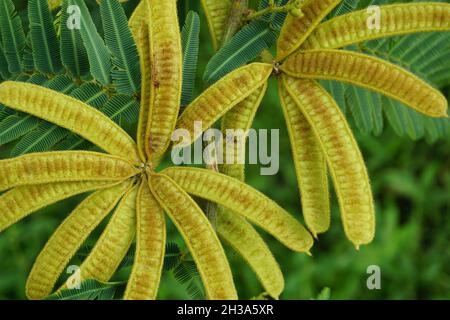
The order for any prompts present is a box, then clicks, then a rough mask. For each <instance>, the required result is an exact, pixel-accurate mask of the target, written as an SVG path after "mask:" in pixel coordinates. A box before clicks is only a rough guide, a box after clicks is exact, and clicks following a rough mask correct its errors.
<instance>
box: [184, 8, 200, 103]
mask: <svg viewBox="0 0 450 320" xmlns="http://www.w3.org/2000/svg"><path fill="white" fill-rule="evenodd" d="M199 36H200V17H199V16H198V14H197V13H196V12H194V11H189V13H188V15H187V17H186V22H185V24H184V27H183V31H182V33H181V43H182V47H183V87H182V92H181V105H182V106H187V105H188V104H189V103H191V101H192V97H193V95H194V88H195V80H196V74H197V62H198V48H199V40H200V39H199Z"/></svg>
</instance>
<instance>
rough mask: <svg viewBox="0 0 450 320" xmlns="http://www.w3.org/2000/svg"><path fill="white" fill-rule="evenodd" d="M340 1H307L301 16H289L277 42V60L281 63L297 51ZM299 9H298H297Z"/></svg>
mask: <svg viewBox="0 0 450 320" xmlns="http://www.w3.org/2000/svg"><path fill="white" fill-rule="evenodd" d="M341 1H342V0H320V1H316V0H309V1H307V2H306V3H305V4H304V5H303V7H302V8H301V12H302V14H300V15H298V16H295V15H292V14H289V15H288V16H287V18H286V21H285V22H284V25H283V28H282V29H281V33H280V36H279V38H278V42H277V60H278V61H281V60H283V59H284V58H286V57H287V56H289V55H290V54H291V53H293V52H294V51H295V50H297V49H298V48H299V47H300V46H301V44H302V43H303V42H304V41H305V40H306V38H307V37H308V36H309V35H310V34H311V32H312V31H313V30H314V28H315V27H316V26H317V25H318V24H319V23H320V21H322V20H323V19H324V18H325V17H326V16H327V15H328V14H329V13H330V12H331V11H332V10H333V9H334V7H336V6H337V5H338V4H339V2H341ZM297 9H299V8H297Z"/></svg>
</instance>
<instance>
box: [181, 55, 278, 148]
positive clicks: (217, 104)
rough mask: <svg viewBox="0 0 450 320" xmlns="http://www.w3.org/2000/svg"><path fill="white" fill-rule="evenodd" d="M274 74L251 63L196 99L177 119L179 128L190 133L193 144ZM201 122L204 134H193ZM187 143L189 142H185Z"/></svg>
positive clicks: (227, 76)
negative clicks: (197, 124) (196, 124)
mask: <svg viewBox="0 0 450 320" xmlns="http://www.w3.org/2000/svg"><path fill="white" fill-rule="evenodd" d="M271 73H272V65H270V64H267V63H251V64H249V65H246V66H243V67H241V68H239V69H237V70H234V71H233V72H231V73H229V74H228V75H226V76H225V77H223V78H222V79H221V80H219V81H217V82H216V83H215V84H214V85H213V86H211V87H209V88H208V89H207V90H205V91H204V92H203V93H202V94H201V95H200V96H199V97H198V98H197V99H195V100H194V101H193V102H192V103H191V104H190V105H189V106H188V107H187V108H186V110H185V111H184V112H183V114H182V115H181V116H180V118H179V119H178V123H177V128H178V129H186V130H188V131H189V133H190V138H191V140H190V143H192V142H194V141H195V140H196V139H197V138H198V137H199V136H200V135H201V133H202V132H203V131H205V130H206V129H208V128H209V127H211V126H212V125H213V124H214V123H215V122H216V121H217V120H219V119H220V118H221V117H222V116H223V115H224V114H225V113H227V112H228V111H229V110H230V109H232V108H233V107H234V106H236V105H237V104H238V103H240V102H241V101H243V100H244V99H245V98H247V97H248V96H249V95H250V94H252V93H253V92H254V91H255V90H257V89H258V88H259V87H261V86H262V85H263V84H264V83H265V82H266V81H267V79H268V78H269V76H270V75H271ZM196 122H201V125H202V126H201V130H200V131H201V132H199V130H197V132H196V130H194V128H195V123H196ZM185 142H186V141H185Z"/></svg>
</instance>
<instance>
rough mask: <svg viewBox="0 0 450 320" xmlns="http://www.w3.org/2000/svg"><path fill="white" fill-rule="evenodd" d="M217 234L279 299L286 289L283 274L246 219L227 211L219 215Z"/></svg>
mask: <svg viewBox="0 0 450 320" xmlns="http://www.w3.org/2000/svg"><path fill="white" fill-rule="evenodd" d="M217 232H218V234H219V236H220V238H221V239H223V240H225V241H226V242H227V243H228V244H230V245H231V246H232V247H233V249H234V250H236V252H238V253H239V254H240V255H241V256H242V257H243V258H244V259H245V261H247V263H248V264H249V266H250V267H251V268H252V269H253V271H254V272H255V273H256V275H257V277H258V279H259V281H260V282H261V284H262V285H263V287H264V289H265V290H266V291H267V293H269V294H270V295H271V296H272V297H273V298H275V299H278V297H279V295H280V294H281V292H282V291H283V288H284V279H283V273H282V272H281V270H280V267H279V265H278V263H277V261H276V260H275V258H274V257H273V255H272V253H271V252H270V249H269V248H268V247H267V245H266V243H265V242H264V240H263V239H262V238H261V236H260V235H259V234H258V232H256V230H255V229H254V228H253V226H252V225H251V224H250V223H248V222H247V221H246V220H245V218H243V217H241V216H239V215H238V214H234V213H231V212H229V211H227V210H220V211H219V214H218V215H217Z"/></svg>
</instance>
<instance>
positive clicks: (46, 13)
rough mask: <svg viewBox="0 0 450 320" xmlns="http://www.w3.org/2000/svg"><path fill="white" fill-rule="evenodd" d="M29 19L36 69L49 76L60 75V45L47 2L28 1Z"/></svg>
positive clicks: (44, 0) (41, 0) (45, 0)
mask: <svg viewBox="0 0 450 320" xmlns="http://www.w3.org/2000/svg"><path fill="white" fill-rule="evenodd" d="M28 19H29V21H30V35H31V47H32V48H33V60H34V64H35V66H36V69H37V70H38V71H40V72H42V73H47V74H54V73H58V72H59V71H61V68H62V64H61V57H60V54H59V50H58V48H59V43H58V39H57V37H56V31H55V29H54V27H53V17H52V15H51V12H50V9H49V7H48V3H47V0H30V1H28Z"/></svg>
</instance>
